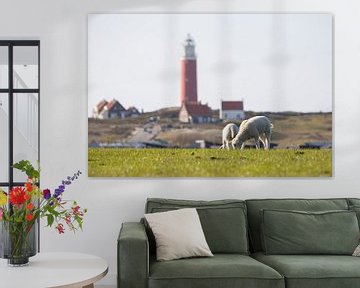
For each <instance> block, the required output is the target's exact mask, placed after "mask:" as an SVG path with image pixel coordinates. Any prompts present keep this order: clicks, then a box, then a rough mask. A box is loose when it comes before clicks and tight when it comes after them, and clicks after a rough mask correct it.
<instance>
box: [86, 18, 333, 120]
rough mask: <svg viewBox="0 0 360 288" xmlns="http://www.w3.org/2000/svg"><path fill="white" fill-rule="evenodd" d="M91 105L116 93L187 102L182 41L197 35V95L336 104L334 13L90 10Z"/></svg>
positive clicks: (275, 107)
mask: <svg viewBox="0 0 360 288" xmlns="http://www.w3.org/2000/svg"><path fill="white" fill-rule="evenodd" d="M88 33H89V34H88V46H89V47H88V69H89V72H88V97H89V98H88V105H89V107H88V113H89V115H91V111H92V108H93V107H94V106H95V105H96V104H97V103H98V102H99V101H101V100H102V99H107V100H111V99H113V98H115V99H117V100H119V101H120V103H121V104H122V105H123V106H124V107H125V108H128V107H129V106H135V107H137V108H138V109H139V110H141V109H144V111H145V112H148V111H153V110H156V109H159V108H163V107H174V106H180V103H179V102H180V101H179V94H180V58H181V55H182V53H183V47H182V42H183V41H184V39H185V38H186V35H187V34H188V33H190V34H191V35H192V37H193V38H194V40H195V43H196V48H195V49H196V54H197V69H198V100H200V101H202V102H203V103H208V104H209V106H210V107H211V108H213V109H218V108H219V107H220V100H221V99H223V100H244V108H245V110H253V111H300V112H318V111H323V112H327V111H332V15H331V14H90V15H89V17H88Z"/></svg>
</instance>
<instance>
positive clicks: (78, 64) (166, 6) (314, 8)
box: [0, 0, 360, 285]
mask: <svg viewBox="0 0 360 288" xmlns="http://www.w3.org/2000/svg"><path fill="white" fill-rule="evenodd" d="M139 11H141V12H150V11H153V12H154V11H156V12H179V11H182V12H274V11H276V12H285V11H291V12H296V11H301V12H332V13H333V14H334V39H335V43H334V51H335V52H334V60H335V63H334V67H335V71H334V72H335V73H334V74H335V75H334V76H335V81H334V88H335V93H334V111H335V113H334V126H333V127H334V144H335V145H334V146H335V150H334V152H335V153H334V163H335V165H334V177H333V178H332V179H91V178H88V177H87V176H86V175H87V14H88V13H90V12H91V13H93V12H107V13H108V12H111V13H116V12H139ZM0 27H1V29H0V38H2V39H23V38H25V39H40V40H41V165H42V184H43V187H44V188H45V186H49V187H54V186H55V185H57V184H58V183H59V181H60V180H61V179H62V177H65V176H66V175H68V174H71V173H73V172H74V171H76V170H77V169H80V170H82V171H83V172H84V174H83V175H82V177H81V179H80V180H79V181H78V182H77V183H75V184H73V186H72V187H70V189H69V190H68V191H67V192H66V195H67V197H69V198H76V199H77V200H78V201H79V202H80V203H81V204H82V205H83V206H85V207H87V208H88V209H89V213H88V215H87V216H86V220H85V228H84V231H83V232H82V233H77V234H76V235H75V236H74V235H72V234H71V233H68V234H65V235H64V236H59V235H57V234H56V233H55V232H53V231H50V230H49V229H47V228H44V229H42V243H41V248H42V250H43V251H65V250H66V251H79V252H84V253H92V254H97V255H99V256H102V257H104V258H105V259H106V260H107V261H108V262H109V264H110V271H109V275H108V276H107V278H105V279H104V280H103V281H102V283H103V284H113V285H115V281H116V239H117V235H118V232H119V229H120V225H121V223H122V222H124V221H137V220H138V219H139V218H140V217H141V215H142V214H143V211H144V203H145V199H146V198H147V197H169V198H191V199H218V198H262V197H345V196H346V197H349V196H354V197H359V196H360V191H359V188H358V187H359V175H360V174H359V170H358V166H359V164H360V149H359V147H360V133H359V128H358V126H357V123H359V122H360V113H359V112H358V111H359V108H360V81H359V75H360V37H359V27H360V1H358V0H342V1H340V0H278V1H276V0H273V1H270V0H242V1H241V0H239V1H236V0H233V1H231V0H227V1H220V0H215V1H211V0H204V1H202V0H197V1H195V0H194V1H187V0H181V1H178V0H171V1H169V0H163V1H155V0H127V1H121V0H106V1H104V0H86V1H79V0H77V1H74V0H58V1H48V0H31V1H28V0H0ZM124 29H126V27H124ZM120 36H121V31H119V37H120ZM114 37H116V35H114ZM353 132H355V133H353Z"/></svg>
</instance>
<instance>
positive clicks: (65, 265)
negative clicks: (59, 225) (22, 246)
mask: <svg viewBox="0 0 360 288" xmlns="http://www.w3.org/2000/svg"><path fill="white" fill-rule="evenodd" d="M29 259H30V261H29V265H28V266H22V267H9V266H8V265H7V260H6V259H1V260H0V283H1V286H2V285H4V284H5V286H4V287H6V288H45V287H53V288H54V287H57V288H60V287H64V288H65V287H66V288H75V287H83V286H87V285H90V284H92V283H94V282H96V281H98V280H100V279H101V278H103V277H104V276H105V275H106V273H107V272H108V264H107V262H106V261H105V260H104V259H102V258H100V257H97V256H93V255H87V254H80V253H69V252H56V253H38V254H36V255H35V256H34V257H31V258H29Z"/></svg>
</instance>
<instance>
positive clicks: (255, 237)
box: [246, 199, 348, 252]
mask: <svg viewBox="0 0 360 288" xmlns="http://www.w3.org/2000/svg"><path fill="white" fill-rule="evenodd" d="M246 208H247V213H248V217H247V220H248V223H249V238H250V249H251V251H252V252H258V251H262V247H261V229H260V224H261V214H260V211H261V210H263V209H279V210H298V211H331V210H348V201H347V199H253V200H246Z"/></svg>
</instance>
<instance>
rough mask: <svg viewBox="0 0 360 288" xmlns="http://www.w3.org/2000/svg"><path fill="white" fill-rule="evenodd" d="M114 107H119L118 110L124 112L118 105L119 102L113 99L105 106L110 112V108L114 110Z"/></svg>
mask: <svg viewBox="0 0 360 288" xmlns="http://www.w3.org/2000/svg"><path fill="white" fill-rule="evenodd" d="M115 106H119V110H121V111H125V108H124V107H123V106H122V105H121V104H120V102H119V101H117V100H115V99H113V100H111V101H110V102H109V103H108V104H107V109H108V110H109V111H110V110H111V109H112V108H114V107H115Z"/></svg>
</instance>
